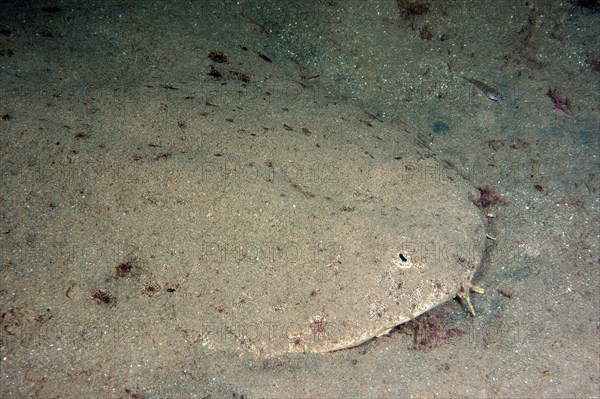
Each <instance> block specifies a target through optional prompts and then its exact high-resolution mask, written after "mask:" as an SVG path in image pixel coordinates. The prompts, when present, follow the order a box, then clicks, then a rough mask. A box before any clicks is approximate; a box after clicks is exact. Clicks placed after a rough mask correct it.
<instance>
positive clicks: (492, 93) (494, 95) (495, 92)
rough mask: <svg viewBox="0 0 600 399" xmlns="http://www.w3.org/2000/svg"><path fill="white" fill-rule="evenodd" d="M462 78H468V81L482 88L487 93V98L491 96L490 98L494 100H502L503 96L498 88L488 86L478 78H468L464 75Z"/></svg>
mask: <svg viewBox="0 0 600 399" xmlns="http://www.w3.org/2000/svg"><path fill="white" fill-rule="evenodd" d="M462 78H463V79H464V80H466V81H467V82H469V83H471V84H473V85H474V86H475V87H477V88H478V89H479V90H481V91H482V92H483V94H485V96H486V97H487V98H489V99H490V100H493V101H498V100H502V96H501V95H500V93H499V92H498V90H496V89H494V88H493V87H491V86H488V85H487V84H485V83H483V82H482V81H480V80H477V79H472V78H467V77H464V76H463V77H462Z"/></svg>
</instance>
